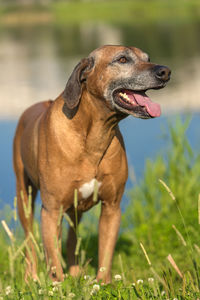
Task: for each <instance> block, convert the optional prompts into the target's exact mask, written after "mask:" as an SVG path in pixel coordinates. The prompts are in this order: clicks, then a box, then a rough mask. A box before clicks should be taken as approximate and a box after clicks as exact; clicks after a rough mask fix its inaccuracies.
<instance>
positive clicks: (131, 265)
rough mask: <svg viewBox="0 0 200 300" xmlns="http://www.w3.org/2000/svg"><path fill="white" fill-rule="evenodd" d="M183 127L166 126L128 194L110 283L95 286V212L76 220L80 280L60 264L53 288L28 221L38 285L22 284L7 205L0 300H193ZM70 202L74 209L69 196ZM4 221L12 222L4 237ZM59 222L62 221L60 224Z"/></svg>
mask: <svg viewBox="0 0 200 300" xmlns="http://www.w3.org/2000/svg"><path fill="white" fill-rule="evenodd" d="M188 126H189V121H186V122H184V123H183V122H181V121H180V120H177V122H176V125H175V126H171V125H170V139H169V148H168V150H166V151H165V153H164V154H163V155H158V156H157V158H156V159H155V160H154V161H153V162H152V161H149V160H148V161H147V163H146V168H145V173H144V178H143V179H142V180H141V182H139V183H138V184H137V185H136V186H135V187H134V188H133V189H132V190H131V191H130V193H129V205H128V207H127V209H126V211H125V213H124V215H123V219H122V231H121V234H120V237H119V240H118V243H117V246H116V251H115V256H114V263H113V272H112V273H113V283H112V284H110V285H101V284H100V283H97V282H96V281H95V274H96V268H97V220H98V214H99V207H98V206H97V207H95V208H94V209H92V212H91V213H90V214H89V217H85V218H84V220H83V222H82V223H81V225H80V226H79V230H78V232H77V234H78V237H79V238H81V243H80V245H79V249H78V250H77V249H76V250H77V254H78V255H79V262H80V266H81V274H80V276H79V277H77V278H72V277H71V276H69V274H68V273H67V268H66V266H65V265H64V272H65V280H64V282H62V283H54V284H53V283H52V282H51V280H50V279H49V276H48V269H47V267H46V264H45V262H44V251H43V247H42V243H41V237H40V230H39V225H38V221H35V224H34V228H35V230H34V236H30V237H29V238H30V239H32V241H33V243H34V244H35V247H36V251H37V256H38V262H39V263H38V278H39V280H38V281H37V282H35V281H31V280H30V281H29V283H28V284H27V283H26V282H25V281H24V273H25V256H24V252H25V249H26V248H27V241H25V242H24V241H23V237H22V234H21V232H20V230H19V224H18V221H16V207H15V205H14V211H13V210H12V211H11V210H10V211H9V212H8V210H7V212H6V214H7V213H9V217H8V218H6V216H5V214H4V213H3V212H1V215H0V216H1V219H5V218H6V222H3V226H2V227H1V230H0V254H1V255H0V299H71V298H74V299H198V298H199V297H200V291H199V289H200V278H199V266H200V238H199V218H200V215H198V211H199V210H200V206H199V207H198V203H200V200H199V199H200V196H199V191H200V188H199V182H200V180H199V179H200V157H199V155H196V154H194V152H193V150H192V149H191V147H190V145H189V143H188V140H187V138H186V130H187V127H188ZM75 200H76V201H75V205H76V202H77V199H76V197H75ZM11 217H12V218H11ZM11 219H12V220H11ZM11 221H12V222H15V223H16V226H14V227H12V228H13V229H12V231H10V229H9V227H10V228H11ZM67 222H68V223H70V220H69V219H68V218H67ZM7 226H8V228H7ZM71 226H72V224H71ZM65 227H66V224H65ZM64 233H66V229H64ZM79 241H80V239H79ZM63 245H64V243H63ZM63 256H64V257H65V252H63ZM103 271H104V270H102V272H103Z"/></svg>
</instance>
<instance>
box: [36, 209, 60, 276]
mask: <svg viewBox="0 0 200 300" xmlns="http://www.w3.org/2000/svg"><path fill="white" fill-rule="evenodd" d="M59 219H60V211H59V210H54V211H49V210H48V209H46V208H44V207H42V211H41V221H42V238H43V243H44V249H45V255H46V260H47V266H49V267H50V276H51V278H52V279H53V280H54V281H62V280H63V270H62V266H61V251H60V250H61V247H60V245H59V236H60V234H61V220H59Z"/></svg>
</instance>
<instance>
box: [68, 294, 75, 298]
mask: <svg viewBox="0 0 200 300" xmlns="http://www.w3.org/2000/svg"><path fill="white" fill-rule="evenodd" d="M75 296H76V295H75V294H74V293H69V295H68V297H69V298H74V297H75Z"/></svg>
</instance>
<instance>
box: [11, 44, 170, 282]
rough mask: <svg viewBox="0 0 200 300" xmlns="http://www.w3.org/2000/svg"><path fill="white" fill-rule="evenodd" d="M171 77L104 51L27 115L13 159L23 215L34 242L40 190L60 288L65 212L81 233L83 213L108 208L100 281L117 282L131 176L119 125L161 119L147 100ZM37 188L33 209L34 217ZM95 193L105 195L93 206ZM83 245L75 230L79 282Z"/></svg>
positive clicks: (141, 55) (125, 50)
mask: <svg viewBox="0 0 200 300" xmlns="http://www.w3.org/2000/svg"><path fill="white" fill-rule="evenodd" d="M170 74H171V71H170V69H169V68H168V67H166V66H162V65H157V64H154V63H151V62H150V60H149V56H148V55H147V54H146V53H145V52H143V51H142V50H140V49H138V48H135V47H124V46H114V45H106V46H102V47H100V48H98V49H96V50H94V51H93V52H92V53H91V54H90V55H89V56H88V57H87V58H83V59H82V60H81V61H80V62H79V63H78V64H77V66H76V67H75V69H74V70H73V72H72V74H71V76H70V78H69V80H68V82H67V84H66V87H65V89H64V91H63V92H62V93H61V94H60V95H59V96H58V97H57V98H56V99H55V100H54V101H51V100H49V101H45V102H40V103H37V104H34V105H32V106H31V107H29V108H28V109H27V110H26V111H25V112H24V113H23V114H22V116H21V118H20V120H19V123H18V126H17V129H16V134H15V137H14V151H13V152H14V159H13V160H14V170H15V174H16V189H17V204H18V214H19V218H20V221H21V224H22V226H23V229H24V232H25V236H26V237H27V238H28V237H29V234H30V232H32V231H33V214H34V200H35V197H36V194H37V190H39V189H40V193H41V199H42V208H41V228H42V239H43V244H44V250H45V255H46V261H47V264H48V266H49V270H50V271H49V273H50V277H51V278H52V280H56V281H62V280H63V270H62V266H61V262H60V251H61V249H60V247H56V244H58V241H59V238H60V236H61V222H59V218H60V211H61V209H62V211H63V213H64V212H66V213H67V214H68V215H69V217H70V218H71V220H72V222H73V223H74V224H75V223H76V225H77V224H78V222H79V221H80V219H81V215H82V213H83V212H85V211H87V210H89V209H90V208H91V207H92V206H94V205H95V204H97V203H98V202H99V201H101V215H100V220H99V238H98V272H97V280H102V281H103V282H105V283H109V282H110V281H111V264H112V257H113V252H114V248H115V244H116V240H117V235H118V231H119V227H120V216H121V210H120V201H121V198H122V195H123V192H124V186H125V183H126V180H127V176H128V168H127V158H126V153H125V147H124V142H123V138H122V135H121V133H120V130H119V127H118V123H119V121H120V120H122V119H124V118H126V117H127V116H129V115H132V116H134V117H137V118H142V119H149V118H155V117H159V116H160V114H161V110H160V106H159V105H158V104H156V103H153V102H152V101H151V100H150V99H149V97H148V96H147V95H146V93H145V92H146V91H147V90H149V89H160V88H163V87H164V86H165V85H166V83H167V82H168V81H169V79H170ZM29 186H31V187H32V203H31V205H30V212H29V214H28V215H27V214H26V213H25V210H26V209H25V208H27V207H28V198H29V196H28V193H29V192H28V189H29ZM95 187H96V188H97V189H98V195H97V199H96V201H93V193H94V190H95ZM75 190H76V191H77V194H78V203H77V219H78V222H75V208H74V191H75ZM61 219H62V216H61ZM76 242H77V240H76V234H75V232H74V228H72V227H70V228H69V232H68V238H67V260H68V265H69V273H70V274H71V275H73V276H76V275H77V274H78V273H79V266H78V262H77V260H76V256H75V248H76ZM28 245H29V251H27V253H26V261H27V270H26V276H32V277H33V278H35V279H36V278H37V261H36V253H35V249H34V244H33V242H31V239H29V240H28ZM30 251H31V254H30ZM102 267H103V268H104V272H101V270H102V269H101V268H102Z"/></svg>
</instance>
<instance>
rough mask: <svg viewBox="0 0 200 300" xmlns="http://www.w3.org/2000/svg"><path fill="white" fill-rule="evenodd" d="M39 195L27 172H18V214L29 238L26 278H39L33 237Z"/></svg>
mask: <svg viewBox="0 0 200 300" xmlns="http://www.w3.org/2000/svg"><path fill="white" fill-rule="evenodd" d="M36 195H37V189H36V188H35V186H34V185H33V183H32V182H31V180H30V179H29V178H28V176H27V174H26V172H25V171H24V170H21V171H20V172H18V174H17V207H18V215H19V218H20V221H21V224H22V227H23V229H24V232H25V236H26V239H27V243H26V245H27V246H26V262H27V268H26V274H25V279H26V280H27V279H28V277H29V276H31V277H32V278H33V279H37V259H36V252H35V247H34V243H33V240H32V237H31V234H33V215H34V203H35V198H36Z"/></svg>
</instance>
